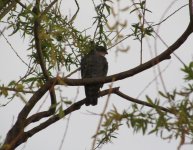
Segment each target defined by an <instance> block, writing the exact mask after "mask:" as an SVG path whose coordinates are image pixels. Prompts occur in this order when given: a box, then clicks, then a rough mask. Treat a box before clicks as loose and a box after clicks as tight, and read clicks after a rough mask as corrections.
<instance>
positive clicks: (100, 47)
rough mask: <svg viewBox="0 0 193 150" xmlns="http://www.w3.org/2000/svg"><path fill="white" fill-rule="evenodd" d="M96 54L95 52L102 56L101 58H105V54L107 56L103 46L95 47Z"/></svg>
mask: <svg viewBox="0 0 193 150" xmlns="http://www.w3.org/2000/svg"><path fill="white" fill-rule="evenodd" d="M96 52H97V53H98V54H99V55H102V56H105V55H106V54H108V52H107V49H106V47H104V46H97V47H96Z"/></svg>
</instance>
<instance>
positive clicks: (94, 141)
mask: <svg viewBox="0 0 193 150" xmlns="http://www.w3.org/2000/svg"><path fill="white" fill-rule="evenodd" d="M112 86H113V82H112V83H111V85H110V88H109V91H111V90H112ZM110 95H111V92H109V94H108V97H107V100H106V103H105V105H104V108H103V111H102V113H101V115H100V116H101V117H100V120H99V123H98V126H97V129H96V132H95V135H94V139H93V142H92V149H91V150H94V149H96V148H95V145H96V141H97V134H98V132H99V130H100V127H101V124H102V122H103V118H104V115H105V112H106V110H107V107H108V104H109V100H110Z"/></svg>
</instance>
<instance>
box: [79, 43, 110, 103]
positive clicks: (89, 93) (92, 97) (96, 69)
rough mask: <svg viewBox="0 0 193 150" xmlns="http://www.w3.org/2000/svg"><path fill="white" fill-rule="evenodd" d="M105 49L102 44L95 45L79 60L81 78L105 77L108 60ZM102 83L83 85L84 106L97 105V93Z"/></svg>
mask: <svg viewBox="0 0 193 150" xmlns="http://www.w3.org/2000/svg"><path fill="white" fill-rule="evenodd" d="M106 54H108V53H107V49H106V48H105V47H103V46H96V48H95V49H94V50H91V51H90V53H88V54H87V55H86V56H85V57H83V58H82V60H81V76H82V78H83V79H84V78H95V77H105V76H106V75H107V71H108V62H107V60H106V58H105V55H106ZM102 86H103V84H95V85H85V95H86V103H85V105H86V106H89V105H92V106H95V105H97V102H98V100H97V99H98V93H99V90H100V88H101V87H102Z"/></svg>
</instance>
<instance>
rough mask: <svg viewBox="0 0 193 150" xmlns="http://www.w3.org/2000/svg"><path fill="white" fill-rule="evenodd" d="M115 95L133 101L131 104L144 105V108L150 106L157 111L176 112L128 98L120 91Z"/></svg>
mask: <svg viewBox="0 0 193 150" xmlns="http://www.w3.org/2000/svg"><path fill="white" fill-rule="evenodd" d="M115 94H117V95H118V96H120V97H122V98H124V99H126V100H128V101H131V102H134V103H137V104H140V105H143V106H148V107H151V108H157V109H160V110H162V111H165V112H167V113H171V114H174V112H172V111H171V110H169V109H167V108H165V107H162V106H157V105H156V106H155V105H152V104H150V103H148V102H145V101H142V100H138V99H135V98H132V97H130V96H128V95H126V94H124V93H122V92H120V91H118V90H117V91H115Z"/></svg>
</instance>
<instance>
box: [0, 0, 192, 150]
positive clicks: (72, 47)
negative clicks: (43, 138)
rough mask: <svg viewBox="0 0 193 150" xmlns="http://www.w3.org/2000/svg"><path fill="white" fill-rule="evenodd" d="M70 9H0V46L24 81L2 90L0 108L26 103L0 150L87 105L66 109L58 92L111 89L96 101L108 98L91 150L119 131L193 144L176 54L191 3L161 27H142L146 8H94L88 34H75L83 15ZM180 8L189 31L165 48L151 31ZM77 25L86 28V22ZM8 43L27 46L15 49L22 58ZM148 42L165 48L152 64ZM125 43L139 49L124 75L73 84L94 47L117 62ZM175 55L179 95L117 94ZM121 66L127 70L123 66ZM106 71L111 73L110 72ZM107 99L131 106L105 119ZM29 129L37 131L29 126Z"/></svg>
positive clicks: (102, 4) (35, 2) (16, 3)
mask: <svg viewBox="0 0 193 150" xmlns="http://www.w3.org/2000/svg"><path fill="white" fill-rule="evenodd" d="M73 3H74V6H73V11H72V12H70V13H69V14H67V13H66V12H67V10H65V6H64V5H65V2H64V1H62V0H52V1H47V0H42V1H40V0H29V1H28V0H26V1H25V0H2V1H0V20H1V21H0V24H1V27H2V28H1V30H0V38H1V40H2V39H4V40H6V42H7V44H8V45H9V46H10V47H11V49H12V50H13V51H14V53H15V57H16V58H18V59H19V60H20V62H21V64H22V65H23V66H25V67H24V68H25V69H24V70H25V71H24V72H25V73H23V74H22V75H21V76H19V77H18V78H15V79H14V80H10V81H9V82H8V83H4V81H1V82H0V96H1V98H3V99H4V100H3V101H2V102H1V101H0V105H1V108H4V109H6V107H7V106H8V105H9V104H10V103H11V102H12V101H14V100H15V99H20V100H21V101H23V102H24V106H23V108H22V109H21V110H20V111H19V113H18V115H17V118H16V120H15V121H14V123H13V126H12V127H11V128H10V130H9V131H8V133H7V135H6V137H4V141H3V142H2V143H1V145H0V150H13V149H15V148H17V147H18V146H19V145H21V144H23V143H25V142H26V141H27V140H30V138H33V136H34V135H35V134H37V133H39V132H41V131H42V130H45V129H46V128H47V127H49V126H50V125H52V124H54V123H56V122H57V121H59V120H61V119H62V118H65V117H66V116H69V115H70V114H72V113H74V112H75V111H77V110H81V109H82V106H83V105H84V104H85V99H79V98H77V99H78V101H76V102H75V101H71V100H70V99H68V98H67V96H68V93H66V97H64V96H62V93H64V92H65V90H64V89H62V88H63V87H65V88H69V87H71V86H84V85H89V84H97V83H104V84H105V83H109V84H110V86H109V87H108V88H107V89H105V90H102V91H100V95H99V96H100V97H103V96H107V98H106V101H105V106H104V109H103V111H102V113H101V114H100V115H99V116H100V121H99V124H98V127H97V132H96V134H95V135H94V136H93V139H94V140H93V144H92V149H95V148H99V147H101V146H103V145H104V144H106V143H109V142H111V141H112V140H114V139H115V138H117V134H116V133H117V131H118V130H119V129H120V127H121V126H127V127H128V128H131V129H132V130H133V131H134V132H135V133H141V134H144V135H145V134H155V135H159V136H160V137H161V138H163V139H169V140H171V139H177V138H178V139H180V143H179V146H178V149H180V148H181V146H182V145H183V144H185V143H186V142H187V139H188V141H189V142H190V143H191V142H192V141H193V121H192V117H193V108H192V106H193V101H192V92H193V83H192V81H193V62H189V64H187V63H184V62H183V60H182V59H180V57H179V56H178V55H176V54H175V51H177V50H178V49H179V47H180V46H181V45H182V44H184V42H186V41H187V39H188V38H189V36H190V35H191V34H192V32H193V1H192V0H189V1H187V2H186V4H184V5H182V6H181V7H180V8H178V9H177V10H175V11H173V12H172V13H171V14H170V15H168V16H167V17H165V16H164V17H163V18H162V19H161V21H160V22H152V21H151V20H149V19H148V17H149V15H150V14H152V13H154V12H152V11H151V8H149V5H148V3H149V1H146V0H142V1H141V0H131V1H128V2H125V1H124V0H117V1H112V0H98V1H97V0H92V5H93V6H92V7H93V10H94V12H95V16H92V20H90V23H89V26H87V27H85V28H82V27H80V26H79V22H77V18H78V16H79V15H80V14H81V13H80V11H81V9H87V8H86V6H82V5H81V3H82V2H81V1H78V0H74V1H73ZM150 3H151V2H150ZM123 4H124V5H123ZM173 4H174V2H172V3H171V6H172V5H173ZM171 6H169V7H168V9H170V7H171ZM183 8H186V9H188V10H189V24H188V25H187V27H186V28H185V29H184V32H183V33H182V34H181V35H180V36H179V37H176V38H175V39H176V40H175V41H174V42H173V43H172V44H170V45H169V46H168V45H167V44H166V43H165V42H164V40H163V39H162V38H161V36H160V35H159V34H158V30H156V29H159V27H160V25H162V24H163V23H165V22H167V21H169V20H172V18H171V17H172V16H173V15H175V14H176V13H178V12H179V11H180V10H181V9H183ZM88 10H90V9H88ZM88 13H89V12H88ZM125 15H126V16H127V15H128V16H132V19H131V21H130V20H128V19H127V17H124V16H125ZM81 17H82V20H84V19H83V18H84V16H81ZM176 32H178V31H176ZM8 34H9V35H8ZM11 37H20V38H21V39H20V40H23V41H24V43H25V46H23V47H21V48H22V49H25V52H23V53H24V54H25V56H24V57H22V56H20V55H19V53H18V52H17V51H16V50H15V49H14V46H13V45H17V40H19V39H15V41H14V42H12V43H11V42H9V38H11ZM149 39H153V40H154V39H156V40H158V39H159V40H160V41H161V42H163V44H165V45H167V48H165V49H162V51H161V52H157V51H156V52H155V55H151V57H146V54H147V51H145V49H144V45H145V43H146V42H147V43H148V42H149ZM128 40H130V41H133V42H135V43H136V44H137V45H138V47H139V50H138V51H137V53H138V56H137V57H136V58H137V59H138V62H137V64H135V66H134V67H132V68H127V69H125V70H124V71H120V69H119V68H114V70H116V72H115V73H113V74H109V75H108V76H107V77H99V78H90V79H89V78H88V79H80V78H79V77H78V78H75V77H77V76H75V77H74V75H77V74H78V72H79V70H80V60H81V58H82V56H84V55H85V54H87V53H88V52H89V51H90V50H91V49H92V48H93V47H95V46H96V45H102V46H105V47H107V49H108V51H109V53H114V51H113V50H114V49H116V52H115V54H116V55H119V53H123V54H127V53H128V51H132V49H130V44H129V42H128ZM123 43H126V44H125V45H124V44H123ZM188 44H190V45H191V44H192V43H191V42H190V43H188ZM123 45H124V46H123ZM26 47H27V48H26ZM184 51H185V50H184ZM184 53H185V52H184ZM173 55H174V56H175V57H176V58H177V59H178V60H179V61H180V63H181V64H182V67H181V71H182V72H183V73H184V81H185V82H186V83H184V87H183V88H180V89H178V88H175V89H174V90H173V91H170V92H169V91H167V90H166V89H165V88H163V89H164V90H158V96H157V98H152V96H151V94H149V93H147V94H145V95H146V98H145V99H144V100H140V99H138V98H133V97H131V96H129V94H128V93H127V92H123V91H122V89H121V88H122V87H121V86H116V82H117V81H124V80H126V79H128V78H132V77H135V76H139V75H141V78H143V75H142V72H144V71H147V70H149V69H150V68H153V67H155V66H159V64H161V63H163V62H164V61H166V60H171V59H173V57H172V56H173ZM117 57H120V56H117ZM7 59H9V58H7ZM2 63H3V62H2ZM125 63H126V62H125ZM123 65H125V64H124V62H123ZM13 67H15V66H13ZM109 67H112V68H113V66H109ZM158 68H159V67H158ZM9 69H11V68H9ZM158 77H160V78H162V71H160V70H159V74H158V76H155V78H154V79H152V82H156V79H157V78H158ZM150 84H151V83H150ZM114 85H115V86H114ZM133 86H135V85H133ZM163 87H164V83H163ZM110 95H117V96H118V99H123V100H126V101H128V102H131V103H130V107H129V109H128V108H124V109H123V110H122V111H119V110H118V108H117V107H116V106H113V107H111V108H110V110H108V111H107V106H108V104H109V99H110ZM45 96H46V98H45ZM136 97H137V96H136ZM5 99H6V100H5ZM43 99H46V100H45V101H46V102H48V101H50V103H49V106H48V107H46V109H41V107H42V106H41V104H40V103H39V102H41V101H43ZM43 104H44V102H43V103H42V105H43ZM37 106H39V108H40V109H38V111H37V112H35V113H34V111H33V110H34V109H36V107H37ZM96 107H97V106H96ZM1 108H0V109H1ZM1 122H2V121H1ZM34 123H38V124H35V125H34ZM31 126H32V127H31Z"/></svg>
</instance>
